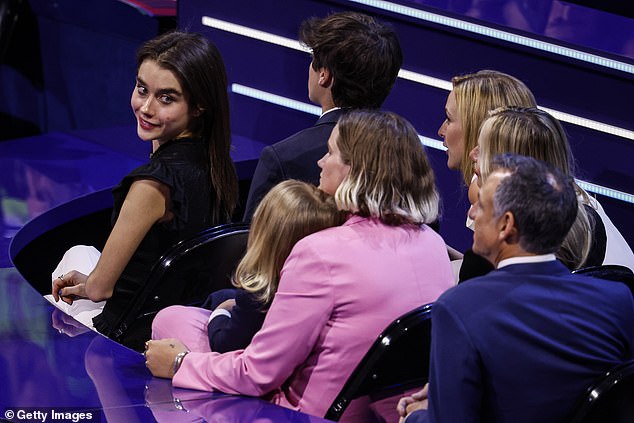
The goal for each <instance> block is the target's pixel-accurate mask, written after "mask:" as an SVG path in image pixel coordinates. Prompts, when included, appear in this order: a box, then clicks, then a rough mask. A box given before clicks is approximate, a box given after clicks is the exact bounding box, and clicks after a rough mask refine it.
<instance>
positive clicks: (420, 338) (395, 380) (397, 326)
mask: <svg viewBox="0 0 634 423" xmlns="http://www.w3.org/2000/svg"><path fill="white" fill-rule="evenodd" d="M431 307H432V305H431V304H426V305H423V306H421V307H418V308H416V309H414V310H412V311H410V312H408V313H406V314H404V315H403V316H401V317H399V318H398V319H396V320H394V321H393V322H392V323H391V324H390V325H389V326H388V327H387V328H386V329H385V330H384V331H383V333H381V334H380V335H379V337H378V338H377V339H376V341H374V343H373V344H372V346H371V347H370V349H369V350H368V352H367V353H366V354H365V356H364V357H363V359H362V360H361V362H359V364H358V365H357V367H356V368H355V369H354V371H353V372H352V374H351V375H350V377H349V378H348V380H347V381H346V384H345V385H344V386H343V388H342V389H341V392H339V395H338V396H337V398H335V400H334V401H333V403H332V405H331V406H330V408H329V409H328V411H327V413H326V416H325V417H326V419H329V420H333V421H339V419H340V418H341V416H342V414H343V412H344V411H345V409H346V407H347V406H348V405H349V404H350V402H351V401H352V400H353V399H355V398H359V397H362V396H365V395H372V396H379V395H380V396H384V397H387V396H390V394H394V393H396V392H402V391H404V390H407V389H411V388H414V387H418V386H420V387H422V386H423V385H424V384H425V383H427V380H428V379H429V353H430V345H431V319H430V317H431Z"/></svg>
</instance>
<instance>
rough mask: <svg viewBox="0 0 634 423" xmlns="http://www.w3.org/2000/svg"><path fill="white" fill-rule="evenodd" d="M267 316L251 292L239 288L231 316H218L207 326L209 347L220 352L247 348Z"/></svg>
mask: <svg viewBox="0 0 634 423" xmlns="http://www.w3.org/2000/svg"><path fill="white" fill-rule="evenodd" d="M265 316H266V314H265V313H264V312H262V310H261V304H260V303H259V302H257V301H256V300H255V298H253V296H252V295H251V294H249V293H247V292H245V291H243V290H237V293H236V305H235V306H233V308H232V309H231V317H227V316H222V315H220V316H216V317H214V318H213V319H212V320H211V322H209V325H208V326H207V334H208V335H209V347H210V348H211V350H212V351H215V352H219V353H224V352H227V351H236V350H241V349H244V348H246V346H247V345H249V344H250V343H251V339H253V336H254V335H255V333H256V332H257V331H258V330H260V328H261V327H262V323H264V317H265Z"/></svg>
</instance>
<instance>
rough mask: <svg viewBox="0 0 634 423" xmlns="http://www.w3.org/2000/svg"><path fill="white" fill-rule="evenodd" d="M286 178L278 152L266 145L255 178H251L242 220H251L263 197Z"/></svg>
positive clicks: (254, 174)
mask: <svg viewBox="0 0 634 423" xmlns="http://www.w3.org/2000/svg"><path fill="white" fill-rule="evenodd" d="M284 179H285V178H284V174H283V170H282V164H281V163H280V161H279V158H278V157H277V154H275V151H274V150H273V148H272V147H271V146H267V147H264V149H263V150H262V153H261V154H260V160H258V164H257V166H256V168H255V172H254V173H253V178H252V179H251V186H250V187H249V196H248V197H247V204H246V205H245V207H244V217H243V218H242V221H244V222H250V221H251V219H252V218H253V213H254V212H255V209H256V208H257V206H258V204H260V201H262V198H264V196H265V195H266V193H267V192H269V191H270V190H271V188H273V187H274V186H275V185H277V184H278V183H279V182H281V181H283V180H284Z"/></svg>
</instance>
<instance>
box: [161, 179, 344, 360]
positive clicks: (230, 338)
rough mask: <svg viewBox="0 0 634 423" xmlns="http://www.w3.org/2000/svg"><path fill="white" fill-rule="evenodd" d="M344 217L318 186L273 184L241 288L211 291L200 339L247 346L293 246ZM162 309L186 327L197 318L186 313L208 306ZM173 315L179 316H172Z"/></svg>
mask: <svg viewBox="0 0 634 423" xmlns="http://www.w3.org/2000/svg"><path fill="white" fill-rule="evenodd" d="M344 220H345V214H344V213H342V212H340V211H338V210H337V206H336V205H335V201H334V199H333V198H332V196H330V195H328V194H326V193H324V192H323V191H320V190H319V189H318V188H317V187H316V186H314V185H310V184H307V183H305V182H300V181H296V180H287V181H283V182H281V183H279V184H278V185H276V186H274V187H273V189H271V191H269V192H268V193H267V195H266V196H265V197H264V199H263V200H262V202H261V203H260V204H259V206H258V207H257V209H256V212H255V215H254V217H253V222H252V224H251V229H250V232H249V241H248V246H247V252H246V254H245V256H244V258H243V259H242V260H241V261H240V263H239V264H238V267H237V269H236V273H235V276H234V282H233V283H234V285H235V286H236V287H237V288H238V289H223V290H220V291H217V292H214V293H213V294H211V295H210V297H209V300H208V303H209V308H211V309H212V310H214V311H213V312H212V313H211V315H209V318H208V323H207V331H206V333H204V331H201V332H200V334H201V339H200V342H202V343H205V342H208V343H209V347H210V348H211V351H216V352H221V353H222V352H226V351H234V350H239V349H242V348H245V347H246V346H247V345H248V344H249V342H251V339H252V338H253V335H255V333H256V332H257V331H258V330H259V329H260V328H261V327H262V322H264V317H265V316H266V311H267V309H268V308H269V306H270V305H271V301H272V300H273V296H274V295H275V292H276V291H277V286H278V284H279V280H280V272H281V270H282V266H283V265H284V262H285V261H286V258H287V257H288V255H289V254H290V252H291V249H292V248H293V246H294V245H295V244H296V243H297V241H299V240H300V239H302V238H304V237H305V236H307V235H309V234H312V233H314V232H317V231H320V230H322V229H326V228H329V227H331V226H337V225H341V224H342V223H343V222H344ZM161 313H162V315H161V319H164V320H166V321H171V322H173V323H174V325H176V326H178V327H181V328H182V325H184V324H187V322H194V321H198V320H197V319H188V318H184V317H185V316H186V315H189V314H203V315H205V316H206V315H208V314H209V311H208V310H205V309H198V308H194V307H183V306H173V307H168V308H167V309H165V310H163V311H162V312H161ZM170 315H173V316H174V317H175V318H174V319H173V320H172V319H170V318H169V317H168V316H170ZM175 329H176V328H175ZM167 330H168V331H169V329H167ZM206 335H208V340H207V336H206ZM191 348H192V349H193V348H194V347H191Z"/></svg>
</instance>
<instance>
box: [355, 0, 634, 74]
mask: <svg viewBox="0 0 634 423" xmlns="http://www.w3.org/2000/svg"><path fill="white" fill-rule="evenodd" d="M348 1H349V2H350V3H358V4H363V5H366V6H371V7H374V8H376V9H381V10H386V11H388V12H392V13H396V14H399V15H403V16H408V17H410V18H415V19H418V20H421V21H426V22H432V23H435V24H439V25H443V26H447V27H450V28H456V29H460V30H462V31H467V32H472V33H474V34H478V35H484V36H486V37H490V38H495V39H498V40H503V41H507V42H510V43H513V44H518V45H521V46H525V47H530V48H534V49H536V50H542V51H546V52H548V53H554V54H557V55H560V56H564V57H570V58H572V59H576V60H581V61H584V62H587V63H592V64H594V65H599V66H603V67H606V68H610V69H616V70H619V71H622V72H626V73H630V74H634V65H631V64H629V63H625V62H621V61H618V60H613V59H608V58H606V57H602V56H599V55H596V54H590V53H586V52H583V51H580V50H575V49H573V48H568V47H563V46H560V45H557V44H553V43H548V42H545V41H540V40H536V39H534V38H530V37H526V36H523V35H518V34H513V33H512V32H507V31H502V30H499V29H495V28H491V27H488V26H485V25H479V24H476V23H472V22H466V21H463V20H460V19H457V18H451V17H448V16H444V15H440V14H437V13H431V12H427V11H424V10H420V9H416V8H413V7H407V6H403V5H400V4H395V3H392V2H390V1H385V0H348Z"/></svg>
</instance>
